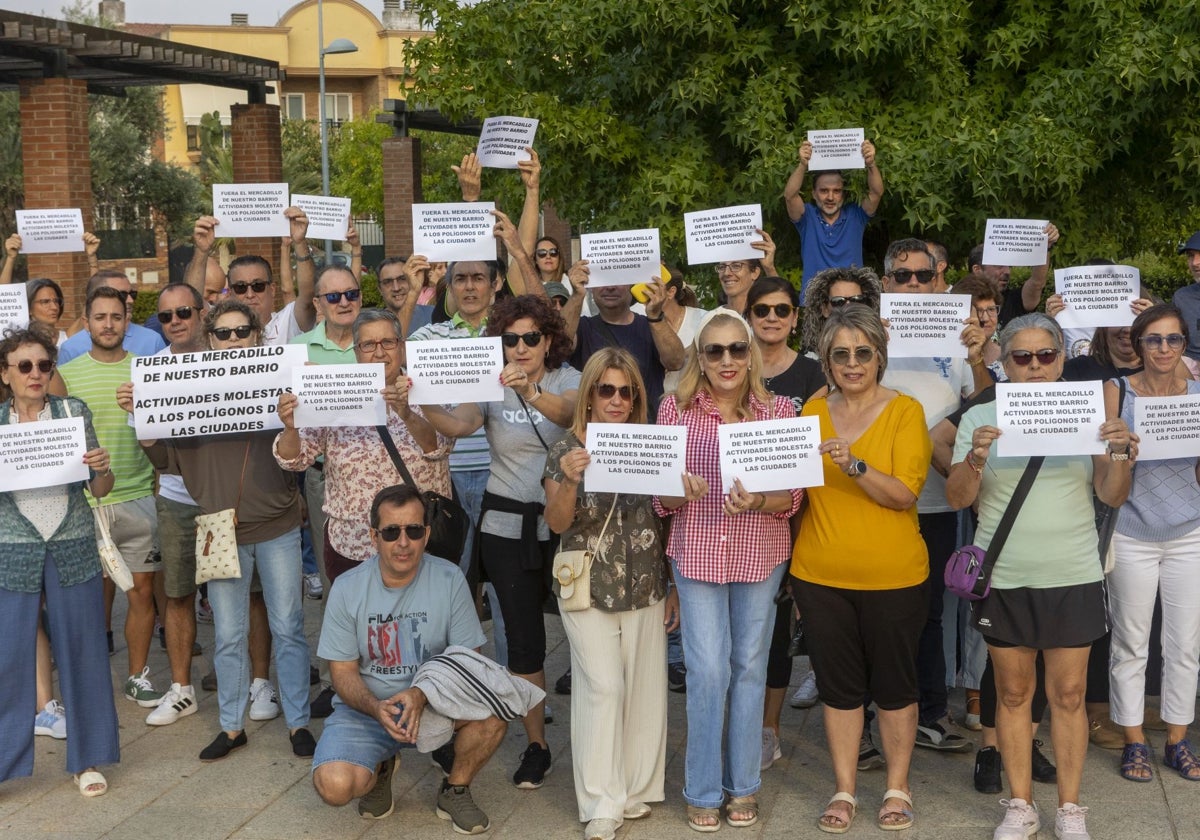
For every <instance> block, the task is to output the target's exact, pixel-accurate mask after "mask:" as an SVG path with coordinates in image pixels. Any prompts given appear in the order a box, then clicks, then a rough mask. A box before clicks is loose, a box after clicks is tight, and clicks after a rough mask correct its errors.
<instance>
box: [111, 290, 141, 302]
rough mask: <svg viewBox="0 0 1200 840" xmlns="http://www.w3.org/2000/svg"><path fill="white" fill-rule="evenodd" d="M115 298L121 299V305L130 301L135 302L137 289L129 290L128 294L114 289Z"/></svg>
mask: <svg viewBox="0 0 1200 840" xmlns="http://www.w3.org/2000/svg"><path fill="white" fill-rule="evenodd" d="M114 291H115V292H116V293H117V297H119V298H120V299H121V303H127V302H129V301H131V300H137V289H130V290H129V291H128V292H123V291H121V290H120V289H114Z"/></svg>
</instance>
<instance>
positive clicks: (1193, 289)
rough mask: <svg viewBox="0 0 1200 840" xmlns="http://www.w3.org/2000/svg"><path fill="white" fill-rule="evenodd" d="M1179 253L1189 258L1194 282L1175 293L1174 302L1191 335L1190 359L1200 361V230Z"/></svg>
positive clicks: (1189, 342) (1189, 345)
mask: <svg viewBox="0 0 1200 840" xmlns="http://www.w3.org/2000/svg"><path fill="white" fill-rule="evenodd" d="M1179 253H1181V254H1184V255H1185V256H1186V257H1187V264H1188V269H1189V270H1190V271H1191V272H1192V282H1191V283H1190V284H1189V285H1187V286H1184V287H1183V288H1181V289H1179V290H1178V291H1177V292H1175V297H1174V298H1173V299H1172V302H1173V303H1174V304H1175V305H1176V306H1178V307H1179V311H1180V312H1182V313H1183V322H1184V323H1185V324H1187V328H1188V333H1189V334H1190V335H1191V338H1189V339H1188V348H1187V355H1188V358H1190V359H1200V230H1198V231H1196V232H1195V233H1193V234H1192V235H1191V237H1189V238H1188V241H1187V242H1184V243H1183V244H1182V245H1180V246H1179Z"/></svg>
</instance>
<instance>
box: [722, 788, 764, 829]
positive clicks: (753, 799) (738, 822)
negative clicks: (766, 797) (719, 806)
mask: <svg viewBox="0 0 1200 840" xmlns="http://www.w3.org/2000/svg"><path fill="white" fill-rule="evenodd" d="M734 814H744V816H742V817H741V818H739V819H734V818H733V815H734ZM725 822H727V823H729V824H730V825H731V826H733V827H734V828H746V827H747V826H751V825H754V824H755V823H756V822H758V797H757V796H755V795H754V794H750V795H749V796H731V797H730V798H729V802H728V803H727V804H726V805H725Z"/></svg>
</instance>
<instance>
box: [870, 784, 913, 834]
mask: <svg viewBox="0 0 1200 840" xmlns="http://www.w3.org/2000/svg"><path fill="white" fill-rule="evenodd" d="M889 799H899V800H900V801H901V802H903V803H904V807H902V808H897V807H895V806H892V807H890V808H889V807H888V804H887V802H888V800H889ZM912 804H913V803H912V797H911V796H909V795H908V794H907V793H905V792H904V791H902V790H896V789H895V788H891V789H890V790H887V791H885V792H884V794H883V807H881V808H880V809H879V816H878V817H877V818H876V820H875V824H876V825H878V826H879V827H880V828H881V829H883V830H884V831H903V830H904V829H906V828H912V824H913V809H912Z"/></svg>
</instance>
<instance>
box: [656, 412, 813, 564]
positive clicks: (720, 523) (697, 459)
mask: <svg viewBox="0 0 1200 840" xmlns="http://www.w3.org/2000/svg"><path fill="white" fill-rule="evenodd" d="M750 407H751V409H752V410H753V412H754V419H755V420H771V419H783V418H787V417H795V416H796V409H795V408H794V407H793V406H792V401H791V400H789V399H788V398H786V397H775V410H774V412H772V411H771V410H770V407H769V406H767V405H765V404H764V403H762V402H760V401H759V400H758V399H757V398H756V397H754V395H753V394H751V396H750ZM722 422H723V421H722V419H721V412H720V411H719V410H718V409H717V405H716V403H715V402H714V401H713V399H712V397H711V396H709V394H708V392H707V391H704V390H701V391H699V392H697V394H696V397H695V399H694V400H693V401H692V404H691V406H690V407H689V408H686V409H684V410H683V411H682V412H680V411H679V409H678V408H677V407H676V404H675V399H674V397H672V396H671V395H669V394H668V395H667V398H666V399H664V400H663V401H662V403H661V404H660V405H659V407H658V423H659V425H660V426H687V430H688V433H687V470H688V472H690V473H694V474H696V475H699V476H701V477H703V478H704V480H705V481H707V482H708V486H709V488H710V490H709V493H708V495H706V496H704V498H702V499H697V500H696V501H694V502H685V503H684V505H683V506H682V507H680V508H678V509H676V510H675V511H674V512H672V511H669V510H667V509H666V508H664V507H663V506H662V503H661V502H660V501H659V499H658V497H657V496H656V497H655V498H654V509H655V511H656V512H657V513H658V515H659V516H669V515H672V513H673V518H672V519H671V535H670V538H669V540H668V542H667V556H668V557H670V558H671V559H672V560H673V561H674V562H675V569H676V571H677V573H678V574H681V575H683V576H684V577H687V578H690V579H692V580H699V581H705V582H707V583H757V582H758V581H761V580H765V579H766V578H767V577H768V576H769V575H770V574H771V572H772V570H774V568H775V567H776V566H778V565H779V564H780V563H782V562H784V561H785V560H787V559H788V558H789V557H791V555H792V536H791V529H790V528H789V527H788V519H790V518H791V517H792V516H793V515H794V514H795V513H796V511H798V510H799V509H800V500H801V499H802V498H804V491H803V490H801V489H795V490H792V491H791V494H792V504H791V506H790V507H789V508H788V509H787V510H785V511H780V512H778V513H758V512H756V511H746V512H744V513H739V514H738V515H737V516H726V515H725V511H724V510H723V509H722V506H723V504H724V500H725V495H724V494H723V493H722V492H721V457H720V449H719V442H718V432H717V428H718V427H719V426H720V425H721V423H722Z"/></svg>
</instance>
